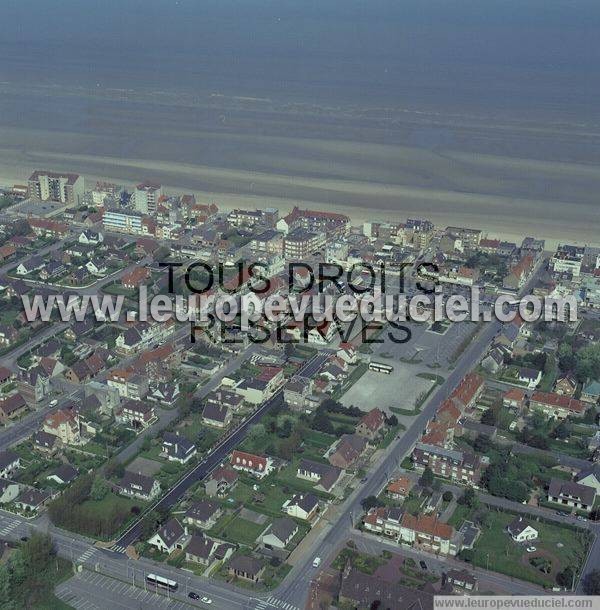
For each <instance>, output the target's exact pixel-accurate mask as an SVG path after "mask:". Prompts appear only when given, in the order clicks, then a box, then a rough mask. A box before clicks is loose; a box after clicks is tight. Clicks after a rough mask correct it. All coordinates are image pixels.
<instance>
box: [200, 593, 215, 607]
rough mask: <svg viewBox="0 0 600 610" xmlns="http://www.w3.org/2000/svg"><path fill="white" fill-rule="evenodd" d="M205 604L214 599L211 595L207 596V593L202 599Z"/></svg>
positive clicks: (210, 602)
mask: <svg viewBox="0 0 600 610" xmlns="http://www.w3.org/2000/svg"><path fill="white" fill-rule="evenodd" d="M200 601H201V602H202V603H203V604H206V605H208V604H212V599H210V597H206V595H205V596H204V597H203V598H202V599H201V600H200Z"/></svg>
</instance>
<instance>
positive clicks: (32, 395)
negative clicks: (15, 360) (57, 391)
mask: <svg viewBox="0 0 600 610" xmlns="http://www.w3.org/2000/svg"><path fill="white" fill-rule="evenodd" d="M17 388H18V389H19V392H20V393H21V394H22V395H23V398H24V399H25V402H27V404H31V405H33V404H36V403H38V402H41V401H42V400H44V398H46V396H48V394H50V376H49V375H48V373H46V371H45V370H44V369H43V368H42V367H41V366H34V367H33V368H31V369H29V370H27V371H20V372H19V377H18V379H17Z"/></svg>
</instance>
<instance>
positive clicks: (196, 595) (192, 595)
mask: <svg viewBox="0 0 600 610" xmlns="http://www.w3.org/2000/svg"><path fill="white" fill-rule="evenodd" d="M188 597H189V598H191V599H200V596H199V595H198V594H197V593H194V591H190V592H189V593H188Z"/></svg>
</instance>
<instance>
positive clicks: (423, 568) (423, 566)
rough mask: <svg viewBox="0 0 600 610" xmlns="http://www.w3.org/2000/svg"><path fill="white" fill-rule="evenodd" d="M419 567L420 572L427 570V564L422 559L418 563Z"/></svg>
mask: <svg viewBox="0 0 600 610" xmlns="http://www.w3.org/2000/svg"><path fill="white" fill-rule="evenodd" d="M419 565H420V566H421V570H426V569H427V564H426V563H425V562H424V561H423V560H422V559H421V561H419Z"/></svg>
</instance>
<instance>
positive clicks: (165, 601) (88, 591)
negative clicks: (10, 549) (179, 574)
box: [55, 570, 190, 610]
mask: <svg viewBox="0 0 600 610" xmlns="http://www.w3.org/2000/svg"><path fill="white" fill-rule="evenodd" d="M55 593H56V596H57V597H59V598H60V599H61V600H63V601H64V602H65V603H67V604H69V605H70V606H72V607H73V608H76V609H77V610H105V608H128V609H132V608H133V609H136V608H139V609H141V608H163V609H164V608H180V609H183V608H185V609H187V610H189V608H190V606H189V605H188V604H187V603H185V602H183V601H178V600H174V599H170V598H168V597H167V596H166V595H161V594H157V593H155V592H153V591H145V590H144V589H143V588H139V587H134V586H132V585H131V584H127V583H124V582H122V581H120V580H115V579H113V578H109V577H108V576H104V575H102V574H98V573H96V572H90V571H88V570H84V571H83V572H81V573H80V574H77V575H76V576H73V578H70V579H69V580H67V581H65V582H63V583H61V584H60V585H58V586H57V587H56V591H55Z"/></svg>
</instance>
